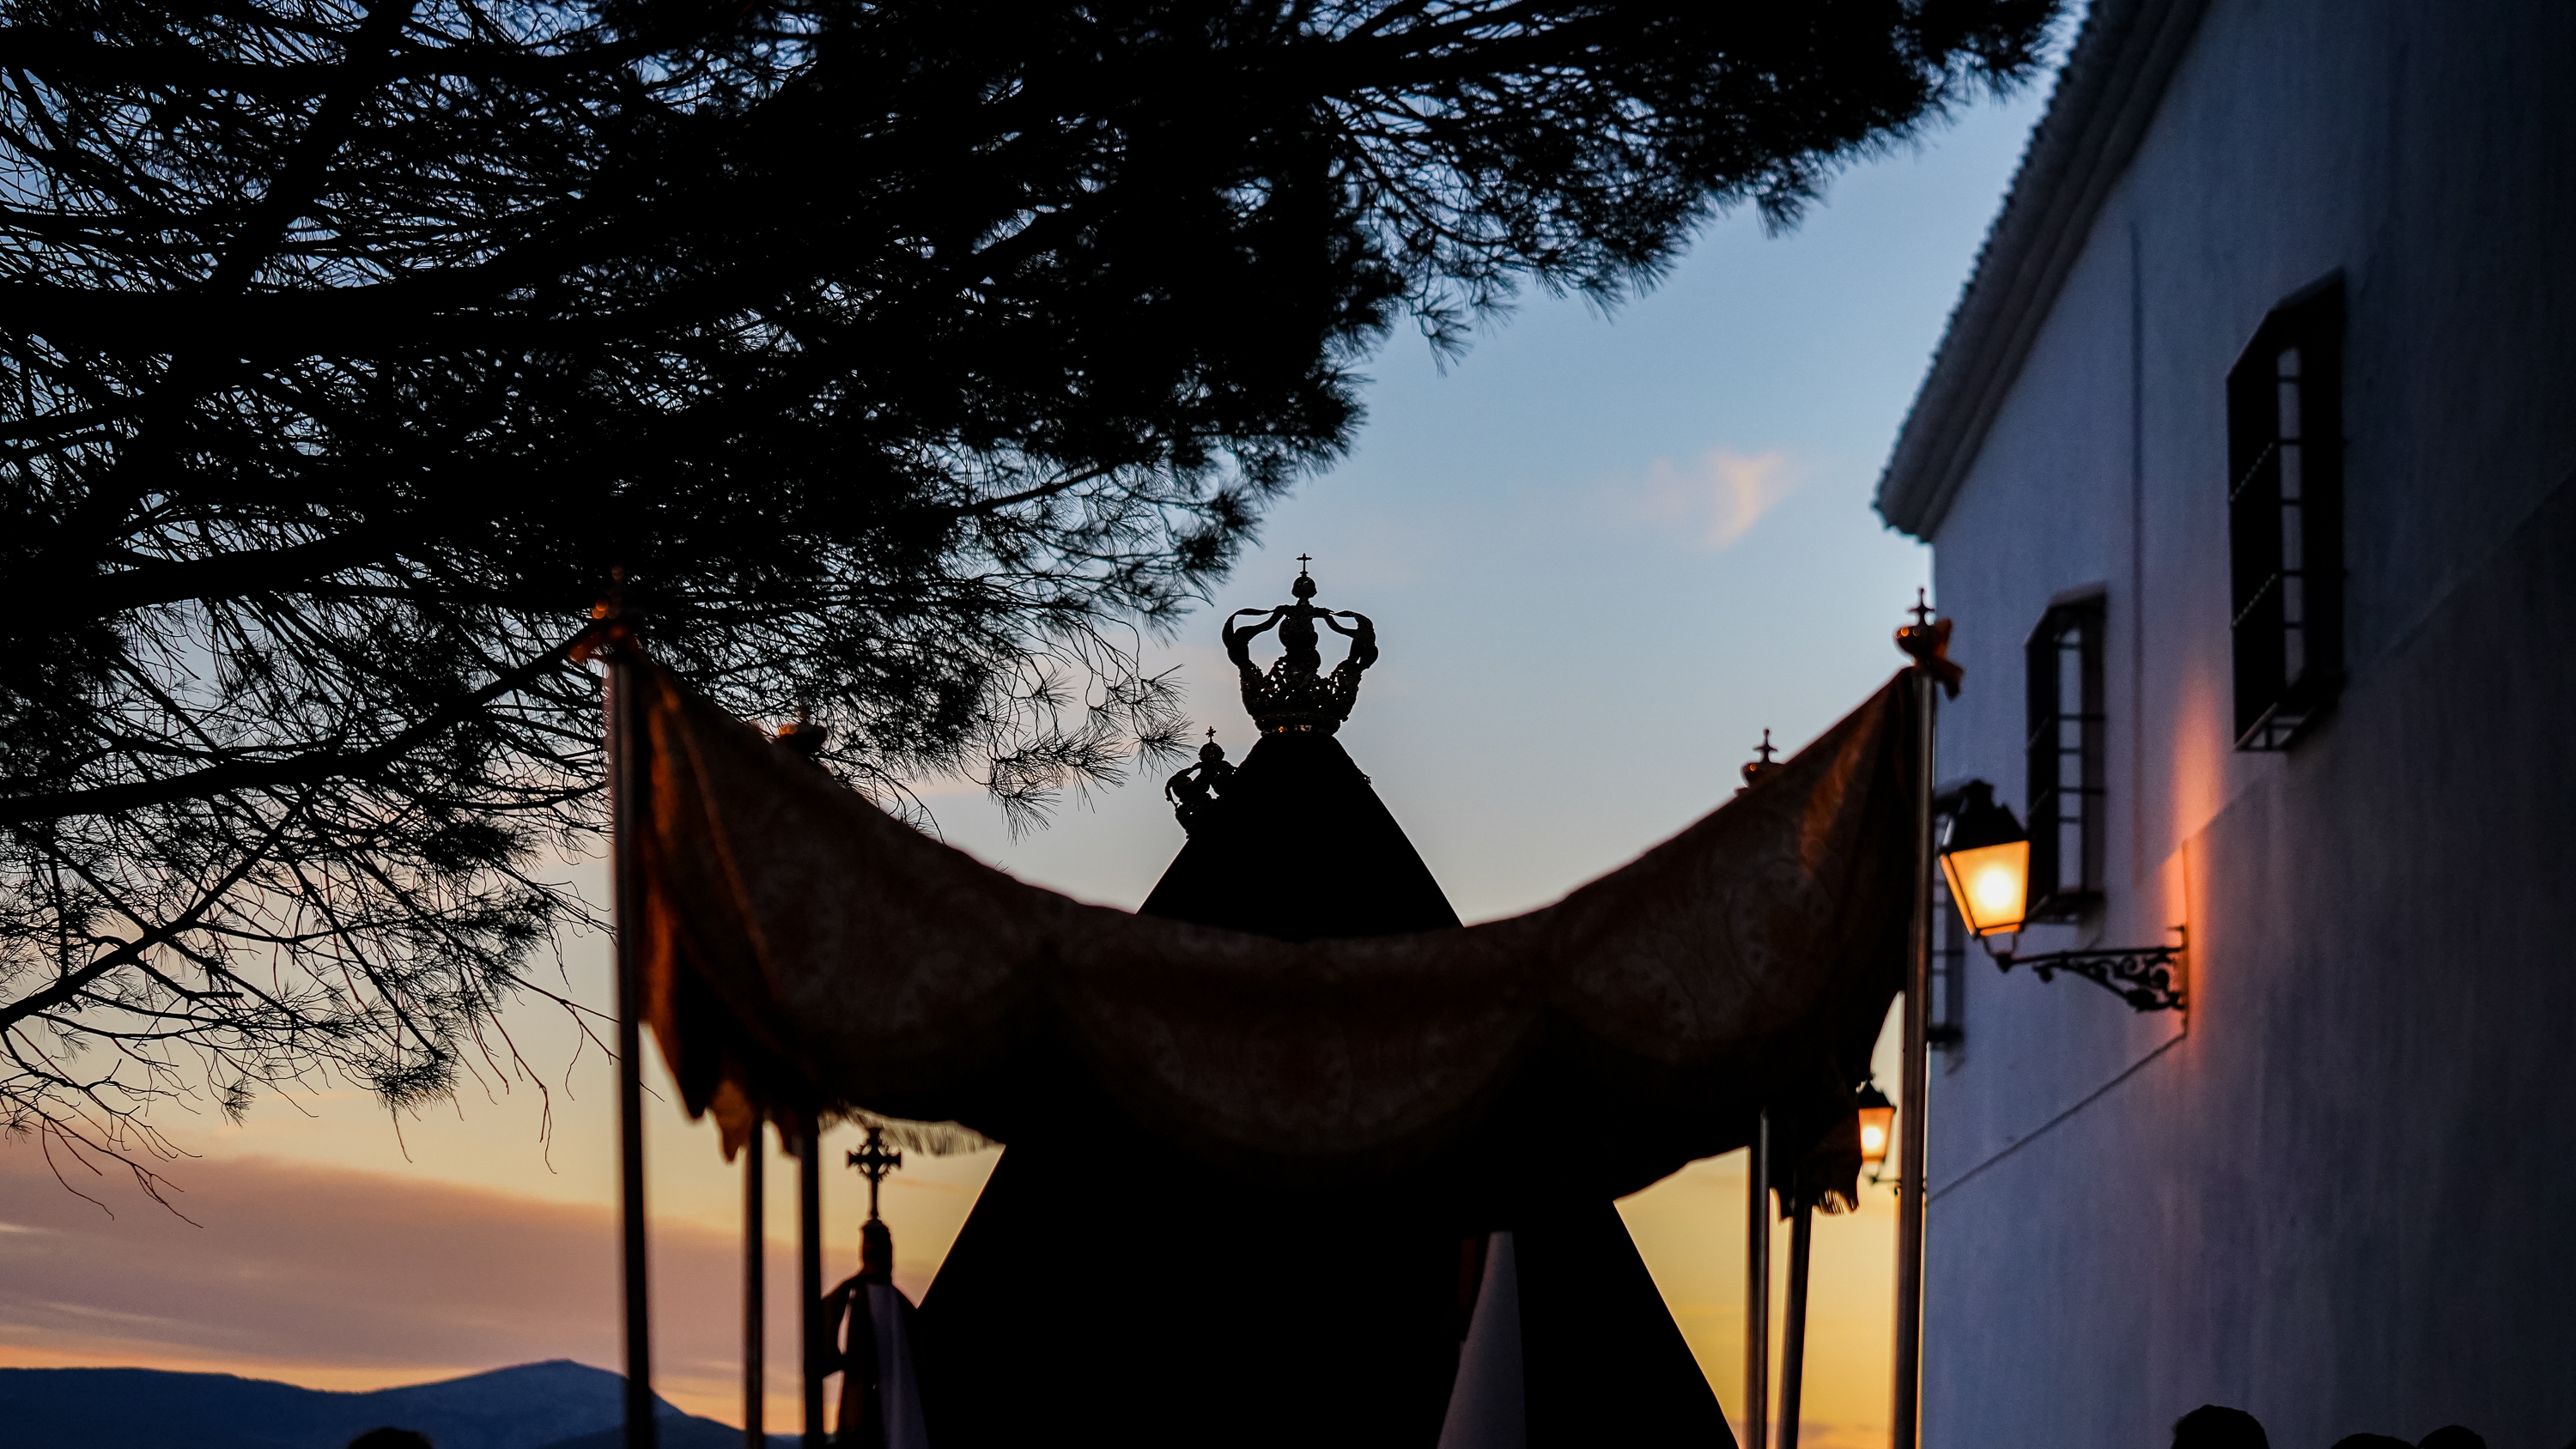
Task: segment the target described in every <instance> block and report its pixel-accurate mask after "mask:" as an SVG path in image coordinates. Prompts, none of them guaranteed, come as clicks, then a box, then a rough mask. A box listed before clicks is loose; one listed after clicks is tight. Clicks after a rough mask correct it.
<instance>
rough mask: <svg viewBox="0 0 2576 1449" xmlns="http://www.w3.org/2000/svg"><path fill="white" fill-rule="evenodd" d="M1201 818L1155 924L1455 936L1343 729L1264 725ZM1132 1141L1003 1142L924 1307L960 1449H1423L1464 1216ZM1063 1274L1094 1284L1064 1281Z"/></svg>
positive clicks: (1104, 1136) (1424, 870) (1438, 896)
mask: <svg viewBox="0 0 2576 1449" xmlns="http://www.w3.org/2000/svg"><path fill="white" fill-rule="evenodd" d="M1193 817H1194V818H1193V823H1192V825H1191V828H1190V838H1189V841H1188V843H1187V844H1186V845H1184V846H1183V847H1182V848H1181V852H1180V855H1179V856H1178V858H1176V859H1175V860H1174V861H1173V862H1172V864H1171V866H1170V868H1169V869H1167V870H1166V871H1165V872H1164V874H1163V878H1162V880H1161V881H1160V882H1159V883H1158V884H1157V885H1156V886H1155V888H1154V891H1153V893H1152V894H1151V895H1150V896H1148V897H1147V898H1146V901H1145V905H1144V908H1143V912H1142V913H1143V914H1144V915H1147V916H1159V917H1163V918H1166V919H1175V920H1183V921H1191V922H1195V923H1197V924H1200V925H1204V926H1218V927H1223V928H1225V929H1228V930H1237V931H1249V932H1253V933H1255V934H1259V935H1264V936H1269V937H1273V938H1277V939H1284V940H1316V939H1324V938H1334V937H1351V936H1370V935H1390V934H1396V933H1401V932H1407V931H1424V930H1434V929H1439V928H1442V927H1455V926H1456V925H1457V924H1458V913H1457V911H1456V910H1455V909H1453V908H1452V907H1451V906H1450V904H1449V898H1448V897H1447V896H1446V895H1445V894H1443V893H1442V891H1441V889H1440V885H1439V882H1438V881H1437V880H1435V879H1434V878H1433V877H1432V874H1431V871H1430V869H1429V867H1427V866H1425V865H1424V864H1423V862H1422V857H1421V855H1420V853H1418V852H1417V851H1415V850H1414V848H1413V843H1412V842H1411V841H1410V840H1408V839H1406V838H1405V834H1404V830H1403V827H1401V826H1399V825H1398V824H1396V821H1395V817H1394V816H1393V815H1392V814H1390V813H1388V811H1387V808H1386V806H1385V804H1384V803H1383V802H1382V801H1380V800H1379V799H1378V797H1377V792H1376V791H1374V790H1372V789H1371V788H1370V787H1369V781H1368V777H1367V776H1365V775H1363V774H1361V773H1360V769H1359V766H1358V765H1356V764H1354V763H1353V762H1352V760H1351V757H1350V756H1349V754H1348V753H1346V752H1345V751H1344V750H1343V748H1342V746H1341V744H1340V742H1339V741H1337V740H1335V739H1334V738H1333V736H1331V735H1329V734H1324V733H1321V732H1319V731H1295V730H1289V731H1279V732H1274V733H1269V734H1265V735H1263V736H1262V737H1261V739H1260V740H1259V742H1258V743H1256V744H1255V745H1254V746H1253V747H1252V752H1251V753H1250V754H1249V755H1247V756H1246V757H1245V759H1244V762H1243V764H1242V766H1241V767H1240V768H1239V769H1237V770H1236V771H1235V772H1234V774H1233V775H1232V776H1231V777H1230V778H1229V780H1228V781H1227V784H1226V788H1225V793H1224V797H1223V798H1222V799H1220V800H1216V801H1212V802H1209V803H1206V804H1203V805H1201V806H1198V807H1197V808H1196V809H1195V810H1194V811H1193ZM1134 1135H1135V1134H1134V1133H1133V1132H1132V1130H1127V1129H1126V1128H1125V1124H1124V1123H1123V1122H1120V1121H1118V1120H1117V1119H1116V1118H1115V1117H1114V1116H1113V1117H1111V1118H1109V1119H1108V1120H1106V1121H1104V1122H1101V1123H1095V1124H1092V1125H1090V1126H1089V1127H1088V1128H1086V1129H1084V1130H1081V1131H1078V1132H1077V1133H1076V1134H1075V1135H1074V1136H1073V1137H1072V1139H1071V1140H1062V1139H1059V1138H1058V1137H1056V1136H1055V1135H1054V1134H1051V1133H1047V1132H1043V1131H1024V1132H1023V1133H1022V1135H1020V1136H1019V1137H1016V1138H1014V1139H1013V1140H1012V1142H1011V1145H1010V1147H1009V1149H1008V1150H1007V1151H1005V1152H1004V1153H1003V1154H1002V1161H1001V1163H1000V1165H999V1166H998V1167H997V1168H996V1169H995V1171H994V1174H993V1177H992V1179H991V1181H989V1182H988V1183H986V1185H985V1188H984V1193H983V1195H982V1196H981V1197H979V1198H978V1199H977V1200H976V1202H975V1210H974V1213H973V1214H972V1215H971V1216H970V1217H969V1218H968V1219H967V1221H966V1226H965V1229H964V1231H962V1232H961V1233H960V1234H959V1235H958V1239H957V1242H956V1244H955V1246H953V1247H952V1248H951V1249H950V1250H949V1254H948V1258H947V1261H946V1262H945V1263H943V1264H941V1266H940V1269H939V1277H938V1279H937V1281H936V1282H934V1283H933V1284H932V1285H931V1290H930V1293H929V1296H928V1297H927V1298H925V1299H924V1300H923V1304H922V1317H923V1323H924V1333H925V1335H926V1342H928V1343H930V1344H931V1345H932V1346H933V1347H932V1351H931V1352H930V1353H929V1354H928V1355H926V1357H925V1359H924V1362H925V1364H926V1365H927V1366H928V1373H929V1379H928V1382H927V1385H926V1392H927V1394H928V1398H929V1403H930V1412H931V1415H932V1417H933V1420H934V1422H935V1423H936V1424H937V1425H938V1433H939V1441H940V1443H941V1445H942V1449H1008V1446H1015V1445H1022V1444H1038V1443H1045V1442H1047V1440H1048V1439H1049V1438H1051V1437H1054V1435H1055V1434H1056V1433H1057V1432H1058V1431H1059V1428H1060V1426H1061V1424H1062V1422H1063V1419H1062V1414H1063V1406H1064V1405H1065V1404H1067V1403H1070V1402H1085V1403H1089V1404H1092V1405H1095V1406H1096V1408H1095V1410H1093V1411H1087V1412H1086V1418H1087V1419H1090V1422H1093V1423H1097V1424H1100V1425H1102V1426H1103V1428H1104V1433H1103V1437H1104V1438H1114V1439H1115V1440H1117V1441H1118V1442H1119V1443H1121V1444H1126V1445H1135V1446H1140V1449H1142V1446H1153V1449H1166V1446H1168V1449H1197V1446H1201V1445H1206V1444H1216V1443H1221V1444H1225V1445H1229V1446H1240V1449H1270V1446H1276V1449H1304V1446H1311V1445H1319V1444H1333V1445H1341V1446H1349V1449H1380V1446H1383V1449H1430V1446H1431V1445H1432V1444H1433V1443H1434V1441H1435V1440H1437V1439H1438V1437H1439V1433H1440V1420H1441V1414H1442V1412H1443V1410H1444V1409H1445V1408H1446V1406H1447V1402H1448V1396H1449V1386H1450V1382H1451V1380H1452V1378H1453V1377H1454V1376H1455V1373H1456V1370H1457V1356H1458V1341H1459V1337H1460V1334H1461V1331H1462V1329H1463V1327H1464V1322H1465V1316H1464V1315H1465V1308H1466V1300H1465V1299H1464V1298H1463V1296H1462V1294H1461V1291H1460V1290H1461V1283H1460V1277H1459V1274H1460V1267H1461V1254H1460V1249H1461V1245H1462V1242H1463V1241H1465V1240H1463V1239H1462V1237H1461V1235H1460V1233H1459V1231H1458V1230H1457V1228H1456V1227H1455V1226H1454V1225H1453V1224H1451V1223H1449V1222H1446V1221H1444V1220H1443V1219H1442V1218H1441V1217H1440V1215H1438V1214H1437V1213H1435V1212H1431V1211H1427V1210H1425V1209H1424V1207H1423V1206H1422V1205H1420V1204H1418V1203H1413V1202H1409V1201H1406V1200H1404V1199H1403V1198H1401V1197H1400V1196H1391V1195H1389V1194H1387V1193H1385V1192H1383V1191H1376V1190H1370V1189H1366V1188H1363V1189H1362V1190H1359V1191H1347V1190H1346V1191H1334V1190H1332V1189H1330V1188H1326V1189H1323V1190H1316V1189H1313V1188H1306V1189H1299V1188H1293V1187H1292V1188H1282V1187H1280V1186H1276V1185H1273V1184H1269V1183H1255V1182H1247V1181H1246V1180H1244V1179H1242V1178H1240V1177H1239V1176H1236V1175H1234V1174H1231V1173H1227V1172H1225V1171H1223V1170H1222V1169H1217V1168H1211V1167H1208V1166H1205V1165H1202V1164H1199V1163H1197V1162H1194V1161H1191V1160H1188V1159H1185V1158H1173V1157H1170V1156H1169V1155H1153V1154H1148V1153H1142V1152H1139V1151H1137V1150H1135V1149H1134V1147H1133V1146H1132V1145H1130V1144H1131V1139H1132V1138H1133V1137H1134ZM1149 1158H1151V1160H1148V1159H1149ZM1611 1226H1612V1228H1613V1230H1616V1228H1617V1224H1616V1222H1615V1220H1614V1221H1613V1223H1612V1225H1611ZM1631 1256H1634V1255H1633V1253H1632V1254H1631ZM1068 1264H1076V1265H1079V1267H1078V1272H1079V1273H1080V1275H1081V1277H1082V1280H1083V1281H1085V1282H1088V1283H1092V1284H1096V1285H1098V1286H1097V1291H1091V1292H1081V1293H1066V1292H1064V1291H1063V1283H1064V1274H1065V1271H1066V1267H1067V1265H1068ZM1647 1291H1648V1293H1649V1295H1650V1299H1649V1302H1648V1303H1647V1304H1646V1305H1645V1306H1647V1307H1649V1308H1651V1310H1652V1312H1653V1313H1654V1314H1655V1315H1656V1316H1657V1317H1659V1318H1660V1317H1663V1316H1664V1308H1663V1304H1662V1303H1661V1302H1660V1300H1654V1299H1652V1298H1651V1295H1652V1293H1653V1286H1652V1285H1651V1284H1649V1285H1648V1287H1647ZM1630 1306H1631V1307H1635V1306H1637V1305H1633V1304H1632V1305H1630ZM1691 1377H1692V1379H1693V1380H1694V1381H1696V1380H1697V1379H1698V1370H1697V1369H1696V1368H1693V1369H1692V1370H1691ZM996 1384H1009V1385H1011V1386H1012V1391H1011V1392H1009V1393H995V1392H992V1391H991V1389H992V1386H993V1385H996ZM1104 1395H1106V1396H1108V1401H1107V1402H1103V1396H1104ZM1092 1412H1097V1413H1099V1415H1100V1417H1098V1418H1096V1419H1091V1418H1090V1413H1092ZM1113 1426H1114V1427H1113Z"/></svg>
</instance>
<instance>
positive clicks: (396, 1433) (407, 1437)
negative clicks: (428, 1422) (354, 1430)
mask: <svg viewBox="0 0 2576 1449" xmlns="http://www.w3.org/2000/svg"><path fill="white" fill-rule="evenodd" d="M349 1449H430V1442H429V1436H428V1435H427V1434H424V1433H422V1432H420V1431H419V1430H417V1429H369V1430H368V1431H367V1432H365V1433H363V1434H361V1435H359V1436H358V1437H357V1438H355V1439H352V1440H350V1441H349Z"/></svg>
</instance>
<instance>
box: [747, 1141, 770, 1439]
mask: <svg viewBox="0 0 2576 1449" xmlns="http://www.w3.org/2000/svg"><path fill="white" fill-rule="evenodd" d="M765 1150H766V1144H765V1143H763V1142H762V1141H761V1130H760V1124H759V1123H757V1122H755V1123H753V1124H752V1127H751V1146H750V1147H749V1148H747V1149H745V1150H744V1152H743V1154H742V1443H743V1449H768V1445H769V1435H768V1433H767V1432H766V1426H765V1425H764V1424H763V1422H762V1420H763V1419H764V1418H765V1417H766V1410H767V1407H768V1393H769V1340H768V1329H769V1322H768V1316H769V1274H768V1272H767V1268H768V1262H767V1253H768V1248H769V1201H768V1186H767V1184H766V1183H764V1182H763V1181H762V1178H763V1176H764V1174H765V1172H766V1170H767V1169H766V1168H765V1166H764V1165H763V1163H762V1162H761V1153H762V1152H763V1151H765Z"/></svg>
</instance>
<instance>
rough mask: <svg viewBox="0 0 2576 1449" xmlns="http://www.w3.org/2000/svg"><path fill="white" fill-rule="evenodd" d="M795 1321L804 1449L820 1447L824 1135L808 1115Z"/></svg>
mask: <svg viewBox="0 0 2576 1449" xmlns="http://www.w3.org/2000/svg"><path fill="white" fill-rule="evenodd" d="M796 1305H797V1311H796V1321H797V1325H798V1326H799V1327H800V1328H801V1329H802V1330H803V1331H802V1332H801V1333H799V1334H798V1335H797V1339H798V1341H799V1342H800V1343H801V1344H803V1346H804V1348H803V1353H804V1357H803V1370H804V1389H805V1449H823V1445H824V1440H825V1438H826V1434H825V1431H824V1427H823V1375H824V1373H825V1372H826V1370H825V1369H824V1367H823V1347H824V1345H823V1336H824V1335H825V1334H826V1333H827V1332H829V1330H828V1329H826V1328H825V1327H824V1326H823V1133H822V1130H821V1129H820V1128H819V1127H818V1126H817V1125H816V1124H815V1121H814V1119H813V1118H812V1117H811V1116H810V1115H809V1116H808V1117H807V1118H806V1119H805V1121H804V1123H803V1124H802V1125H801V1126H800V1127H799V1128H798V1129H797V1133H796Z"/></svg>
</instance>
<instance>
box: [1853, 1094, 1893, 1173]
mask: <svg viewBox="0 0 2576 1449" xmlns="http://www.w3.org/2000/svg"><path fill="white" fill-rule="evenodd" d="M1853 1100H1854V1101H1855V1102H1856V1103H1858V1105H1859V1107H1860V1161H1861V1165H1862V1166H1863V1167H1866V1168H1868V1169H1869V1180H1870V1181H1872V1182H1876V1181H1878V1170H1879V1169H1880V1168H1882V1167H1884V1166H1886V1165H1887V1149H1888V1148H1889V1147H1890V1146H1891V1145H1893V1144H1894V1143H1895V1141H1896V1104H1895V1103H1894V1102H1891V1101H1889V1100H1887V1094H1886V1093H1885V1092H1882V1091H1880V1090H1879V1089H1878V1083H1876V1082H1869V1083H1866V1084H1864V1085H1863V1086H1862V1087H1861V1089H1860V1092H1859V1094H1858V1095H1857V1096H1856V1097H1855V1098H1854V1099H1853Z"/></svg>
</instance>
